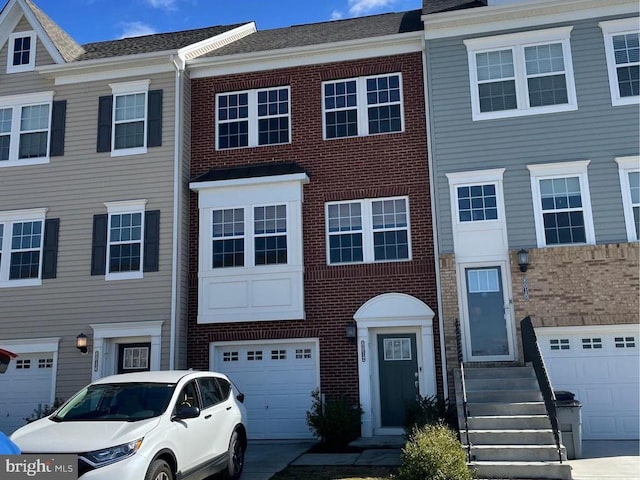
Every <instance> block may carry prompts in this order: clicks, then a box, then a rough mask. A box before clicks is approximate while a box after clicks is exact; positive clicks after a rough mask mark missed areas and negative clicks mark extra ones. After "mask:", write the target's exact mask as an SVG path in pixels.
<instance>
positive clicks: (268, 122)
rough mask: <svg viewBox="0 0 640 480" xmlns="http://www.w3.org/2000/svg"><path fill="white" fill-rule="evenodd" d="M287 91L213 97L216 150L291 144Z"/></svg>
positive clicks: (280, 89)
mask: <svg viewBox="0 0 640 480" xmlns="http://www.w3.org/2000/svg"><path fill="white" fill-rule="evenodd" d="M290 112H291V106H290V88H289V87H275V88H265V89H260V90H246V91H243V92H231V93H220V94H218V95H216V128H217V135H216V148H217V149H218V150H224V149H229V148H242V147H257V146H264V145H278V144H283V143H289V142H290V141H291V120H290V115H291V113H290Z"/></svg>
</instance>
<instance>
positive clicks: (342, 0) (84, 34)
mask: <svg viewBox="0 0 640 480" xmlns="http://www.w3.org/2000/svg"><path fill="white" fill-rule="evenodd" d="M33 1H34V2H35V4H36V5H38V7H39V8H40V9H41V10H42V11H43V12H44V13H46V14H47V15H48V16H49V17H50V18H51V19H52V20H53V21H54V22H56V23H57V24H58V25H60V27H62V28H63V29H64V30H65V31H66V32H67V33H68V34H69V35H71V37H73V39H74V40H75V41H76V42H77V43H79V44H85V43H90V42H98V41H104V40H117V39H120V38H124V37H133V36H139V35H148V34H152V33H163V32H175V31H180V30H190V29H194V28H202V27H210V26H214V25H230V24H237V23H247V22H251V21H254V22H256V27H257V28H258V30H266V29H271V28H279V27H287V26H290V25H299V24H305V23H316V22H325V21H330V20H338V19H342V18H353V17H360V16H364V15H375V14H378V13H387V12H401V11H405V10H414V9H418V8H422V0H230V1H226V0H33ZM5 3H6V0H0V4H5Z"/></svg>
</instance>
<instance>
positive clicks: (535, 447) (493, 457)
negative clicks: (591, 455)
mask: <svg viewBox="0 0 640 480" xmlns="http://www.w3.org/2000/svg"><path fill="white" fill-rule="evenodd" d="M464 375H465V390H466V396H467V415H468V416H467V422H466V425H468V434H467V431H466V428H465V418H464V409H463V400H462V399H463V395H462V392H463V390H462V380H461V374H460V369H457V370H456V375H455V387H456V400H457V407H458V419H459V425H460V437H461V441H462V443H463V445H464V446H465V449H467V448H469V449H470V462H469V466H470V467H471V468H474V469H475V470H476V472H477V473H476V475H477V478H482V479H498V478H499V479H505V478H509V479H555V480H571V478H572V477H571V466H570V465H569V464H568V463H566V458H567V457H566V450H565V448H564V446H561V449H560V455H561V456H562V462H560V455H559V452H558V448H557V447H556V444H555V440H554V435H553V430H552V428H551V422H550V420H549V417H548V415H547V412H546V408H545V404H544V401H543V399H542V394H541V393H540V388H539V386H538V381H537V379H536V376H535V373H534V370H533V368H532V367H530V366H507V367H469V366H467V365H465V366H464Z"/></svg>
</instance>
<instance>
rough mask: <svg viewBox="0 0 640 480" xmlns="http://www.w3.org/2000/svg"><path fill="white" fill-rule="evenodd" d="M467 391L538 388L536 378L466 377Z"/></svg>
mask: <svg viewBox="0 0 640 480" xmlns="http://www.w3.org/2000/svg"><path fill="white" fill-rule="evenodd" d="M465 386H466V388H467V393H469V392H477V391H481V390H538V389H539V388H540V387H539V386H538V380H536V379H535V378H531V377H524V378H519V377H518V378H468V379H466V384H465Z"/></svg>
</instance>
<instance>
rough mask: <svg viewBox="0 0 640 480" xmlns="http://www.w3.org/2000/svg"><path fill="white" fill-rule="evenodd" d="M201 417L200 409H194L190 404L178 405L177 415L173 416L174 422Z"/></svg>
mask: <svg viewBox="0 0 640 480" xmlns="http://www.w3.org/2000/svg"><path fill="white" fill-rule="evenodd" d="M199 416H200V408H199V407H192V406H191V405H189V404H188V403H182V404H180V405H178V408H177V409H176V413H175V415H174V416H173V419H174V420H184V419H186V418H197V417H199Z"/></svg>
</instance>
